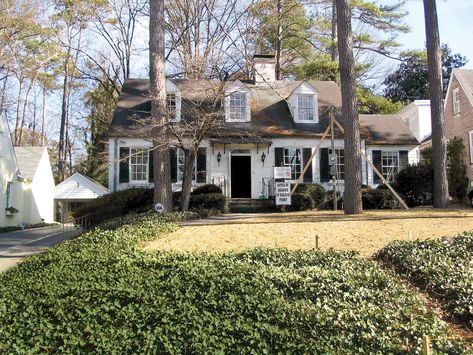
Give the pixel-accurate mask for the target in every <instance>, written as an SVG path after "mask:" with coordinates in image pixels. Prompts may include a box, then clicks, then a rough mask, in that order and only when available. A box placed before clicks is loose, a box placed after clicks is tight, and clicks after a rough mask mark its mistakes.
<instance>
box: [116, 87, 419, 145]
mask: <svg viewBox="0 0 473 355" xmlns="http://www.w3.org/2000/svg"><path fill="white" fill-rule="evenodd" d="M172 82H173V83H174V84H175V85H176V86H177V88H178V89H179V91H180V92H181V95H182V103H183V105H185V103H186V102H191V101H192V102H195V101H200V100H205V99H206V98H208V97H209V96H211V95H215V92H216V90H218V89H219V88H220V87H221V85H222V82H220V81H217V80H187V79H173V80H172ZM302 83H303V81H276V82H274V83H272V84H271V85H255V84H254V83H253V82H250V81H248V82H242V84H243V85H244V86H245V87H246V88H247V89H249V90H250V96H251V101H250V107H251V122H242V123H235V122H234V123H229V122H228V123H226V124H225V128H226V130H225V131H224V132H220V134H224V135H232V134H235V132H242V131H244V132H250V133H251V134H252V135H254V136H258V137H265V138H271V137H317V136H321V135H322V133H323V132H324V131H325V129H326V127H327V124H328V121H329V116H328V110H327V108H328V107H330V106H334V107H335V108H337V109H338V110H340V108H341V105H342V100H341V93H340V88H339V86H338V85H337V84H336V83H335V82H333V81H310V82H309V83H310V84H311V85H312V86H313V87H314V88H315V89H316V90H317V93H318V109H319V122H318V123H316V124H307V123H302V124H301V123H295V122H294V120H293V117H292V115H291V112H290V110H289V107H288V104H287V101H286V100H287V99H288V98H289V96H290V95H291V93H292V92H293V91H294V90H295V89H296V88H297V87H298V86H300V85H301V84H302ZM150 111H151V102H150V99H149V80H144V79H128V80H126V81H125V83H124V85H123V88H122V92H121V95H120V98H119V100H118V104H117V107H116V110H115V113H114V116H113V120H112V125H111V129H110V131H109V136H111V137H142V136H143V135H145V134H146V132H147V131H148V128H147V127H145V125H143V122H146V121H147V119H148V118H149V117H150ZM183 114H184V113H183ZM374 118H379V119H380V120H381V121H382V122H383V123H381V122H374ZM337 119H338V120H339V121H340V123H341V124H342V125H343V118H342V117H340V115H339V114H338V115H337ZM360 120H361V124H362V127H361V135H362V137H363V138H365V139H367V141H368V142H370V143H379V144H414V145H416V144H418V142H417V140H416V138H415V137H414V136H413V135H412V134H410V132H409V130H408V129H407V127H405V126H404V124H403V123H402V121H401V120H400V118H399V117H397V116H392V115H389V116H387V115H386V116H384V115H376V116H373V117H372V118H370V117H368V116H367V115H361V118H360ZM379 123H381V124H379ZM391 129H393V130H396V131H391Z"/></svg>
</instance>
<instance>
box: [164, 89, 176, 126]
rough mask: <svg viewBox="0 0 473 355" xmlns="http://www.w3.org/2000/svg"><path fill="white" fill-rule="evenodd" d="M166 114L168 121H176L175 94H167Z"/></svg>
mask: <svg viewBox="0 0 473 355" xmlns="http://www.w3.org/2000/svg"><path fill="white" fill-rule="evenodd" d="M166 104H167V106H166V109H167V112H168V117H169V120H171V121H173V120H175V119H176V112H177V111H176V110H177V101H176V94H167V103H166Z"/></svg>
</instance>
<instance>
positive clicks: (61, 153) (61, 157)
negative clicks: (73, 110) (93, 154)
mask: <svg viewBox="0 0 473 355" xmlns="http://www.w3.org/2000/svg"><path fill="white" fill-rule="evenodd" d="M69 56H70V53H69V52H68V53H67V58H66V61H65V63H64V80H63V84H62V85H63V86H62V105H61V123H60V126H59V147H58V157H57V159H58V160H57V170H58V177H59V181H63V180H64V163H65V160H66V147H65V139H64V136H65V132H66V119H67V111H68V110H69V109H68V107H67V98H68V97H69V73H68V72H69V70H68V66H69Z"/></svg>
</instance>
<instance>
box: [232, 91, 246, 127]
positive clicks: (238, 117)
mask: <svg viewBox="0 0 473 355" xmlns="http://www.w3.org/2000/svg"><path fill="white" fill-rule="evenodd" d="M246 106H247V102H246V93H244V92H234V93H231V94H230V97H229V107H228V120H230V121H246Z"/></svg>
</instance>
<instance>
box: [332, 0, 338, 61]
mask: <svg viewBox="0 0 473 355" xmlns="http://www.w3.org/2000/svg"><path fill="white" fill-rule="evenodd" d="M331 40H332V45H331V48H330V59H331V60H332V62H336V61H337V60H338V51H337V6H336V0H332V33H331Z"/></svg>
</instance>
